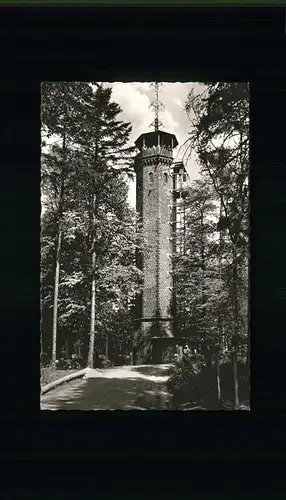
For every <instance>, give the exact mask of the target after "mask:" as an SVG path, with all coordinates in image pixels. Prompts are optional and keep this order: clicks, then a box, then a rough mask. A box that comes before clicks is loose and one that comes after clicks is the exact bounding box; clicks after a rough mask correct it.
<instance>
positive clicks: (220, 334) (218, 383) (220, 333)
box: [215, 202, 223, 401]
mask: <svg viewBox="0 0 286 500" xmlns="http://www.w3.org/2000/svg"><path fill="white" fill-rule="evenodd" d="M221 217H222V204H221V202H220V211H219V220H221ZM222 252H223V233H222V230H221V229H220V232H219V279H220V281H221V280H222ZM216 347H217V351H216V360H215V361H216V390H217V400H218V401H220V400H221V381H220V366H219V361H220V359H219V358H220V353H221V349H222V348H223V328H222V310H221V305H219V309H218V345H217V346H216Z"/></svg>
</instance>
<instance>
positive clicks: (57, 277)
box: [52, 223, 62, 366]
mask: <svg viewBox="0 0 286 500" xmlns="http://www.w3.org/2000/svg"><path fill="white" fill-rule="evenodd" d="M61 244H62V228H61V223H59V228H58V238H57V250H56V271H55V285H54V308H53V339H52V364H53V365H54V366H55V365H56V360H57V326H58V299H59V283H60V257H61Z"/></svg>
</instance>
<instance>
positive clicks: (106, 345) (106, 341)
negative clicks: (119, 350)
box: [105, 332, 109, 359]
mask: <svg viewBox="0 0 286 500" xmlns="http://www.w3.org/2000/svg"><path fill="white" fill-rule="evenodd" d="M108 340H109V339H108V332H107V333H106V338H105V357H106V359H109V358H108V354H109V342H108Z"/></svg>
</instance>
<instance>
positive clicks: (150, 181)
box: [149, 172, 154, 189]
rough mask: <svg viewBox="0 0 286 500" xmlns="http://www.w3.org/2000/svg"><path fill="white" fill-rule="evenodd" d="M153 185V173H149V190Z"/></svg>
mask: <svg viewBox="0 0 286 500" xmlns="http://www.w3.org/2000/svg"><path fill="white" fill-rule="evenodd" d="M153 184H154V176H153V173H152V172H150V174H149V186H150V189H151V188H152V187H153Z"/></svg>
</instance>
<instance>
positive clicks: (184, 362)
mask: <svg viewBox="0 0 286 500" xmlns="http://www.w3.org/2000/svg"><path fill="white" fill-rule="evenodd" d="M216 375H217V373H216V367H214V366H210V365H208V366H207V365H206V363H205V361H204V357H203V356H200V355H197V354H196V355H195V354H193V353H189V354H187V355H176V356H175V364H174V366H173V367H172V369H171V375H170V378H169V380H168V382H167V389H168V391H169V392H170V394H171V398H172V399H171V404H172V407H173V408H174V409H191V408H187V407H186V406H193V407H194V406H196V409H199V408H200V409H209V410H218V409H225V410H231V409H232V408H233V406H232V399H233V371H232V364H231V363H230V362H228V363H224V364H223V365H221V366H220V385H221V401H218V399H217V386H216V384H217V381H216ZM238 383H239V397H240V400H241V401H243V402H244V404H243V405H241V409H249V370H248V367H247V365H245V364H243V363H239V364H238ZM198 405H199V406H198Z"/></svg>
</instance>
